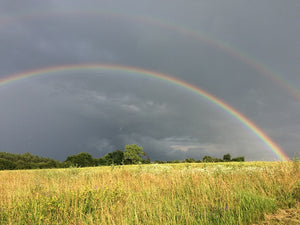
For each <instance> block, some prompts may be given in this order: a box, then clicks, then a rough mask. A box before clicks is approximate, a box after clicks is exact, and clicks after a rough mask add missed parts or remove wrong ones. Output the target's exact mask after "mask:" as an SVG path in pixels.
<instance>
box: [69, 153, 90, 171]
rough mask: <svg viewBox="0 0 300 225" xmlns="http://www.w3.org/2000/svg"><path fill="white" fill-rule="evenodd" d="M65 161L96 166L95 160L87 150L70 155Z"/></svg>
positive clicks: (77, 164) (83, 165)
mask: <svg viewBox="0 0 300 225" xmlns="http://www.w3.org/2000/svg"><path fill="white" fill-rule="evenodd" d="M65 162H70V163H71V165H73V166H81V167H86V166H94V165H95V162H94V159H93V157H92V156H91V155H90V154H89V153H86V152H81V153H79V154H78V155H72V156H68V157H67V159H66V161H65Z"/></svg>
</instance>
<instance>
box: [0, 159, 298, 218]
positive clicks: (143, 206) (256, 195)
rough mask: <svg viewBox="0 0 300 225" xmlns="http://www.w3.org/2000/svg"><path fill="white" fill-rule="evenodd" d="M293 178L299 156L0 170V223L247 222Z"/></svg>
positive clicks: (291, 191) (285, 203) (294, 187)
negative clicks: (283, 160) (267, 160)
mask: <svg viewBox="0 0 300 225" xmlns="http://www.w3.org/2000/svg"><path fill="white" fill-rule="evenodd" d="M299 181H300V171H299V162H286V163H279V162H270V163H222V164H164V165H156V164H151V165H140V166H114V167H98V168H97V167H96V168H82V169H81V168H70V169H52V170H28V171H24V170H23V171H2V172H0V224H252V223H255V222H257V221H260V220H262V219H263V217H264V214H265V213H272V212H275V211H276V210H277V209H278V208H287V207H293V206H294V204H295V203H296V201H298V200H299V189H300V183H299Z"/></svg>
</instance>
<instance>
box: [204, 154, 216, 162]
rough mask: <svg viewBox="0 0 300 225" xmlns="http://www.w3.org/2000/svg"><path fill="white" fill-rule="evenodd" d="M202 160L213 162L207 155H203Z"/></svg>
mask: <svg viewBox="0 0 300 225" xmlns="http://www.w3.org/2000/svg"><path fill="white" fill-rule="evenodd" d="M203 162H214V159H213V158H212V157H210V156H208V155H206V156H204V157H203Z"/></svg>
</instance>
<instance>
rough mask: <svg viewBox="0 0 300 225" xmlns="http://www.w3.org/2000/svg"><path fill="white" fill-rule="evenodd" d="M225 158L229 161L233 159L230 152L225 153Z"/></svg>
mask: <svg viewBox="0 0 300 225" xmlns="http://www.w3.org/2000/svg"><path fill="white" fill-rule="evenodd" d="M223 160H224V161H225V162H229V161H230V160H231V155H230V154H229V153H228V154H225V155H224V156H223Z"/></svg>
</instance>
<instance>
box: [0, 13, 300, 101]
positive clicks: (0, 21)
mask: <svg viewBox="0 0 300 225" xmlns="http://www.w3.org/2000/svg"><path fill="white" fill-rule="evenodd" d="M70 15H77V16H79V15H80V16H83V17H86V16H97V17H98V16H104V17H105V16H107V17H113V18H116V19H119V20H120V21H122V20H129V21H134V22H138V23H145V24H150V25H153V26H156V27H160V28H163V29H166V30H170V31H173V32H176V33H178V34H181V35H185V36H187V37H190V38H193V39H195V40H199V41H201V42H203V43H207V44H208V45H210V46H213V47H214V48H217V49H220V50H222V51H223V52H226V53H227V54H229V55H231V56H233V57H234V58H236V59H238V60H240V61H242V62H243V63H245V64H247V65H249V66H250V67H251V68H253V69H254V70H256V71H257V72H258V73H259V74H261V75H263V76H265V77H266V78H268V79H270V80H271V81H272V82H274V83H276V85H278V86H279V87H281V88H282V89H284V90H285V91H286V92H288V93H289V94H290V95H291V96H292V97H293V98H294V99H296V100H297V101H298V102H299V103H300V91H299V89H298V88H297V87H295V86H294V85H293V84H292V83H291V82H289V81H287V80H286V79H284V78H283V77H282V76H280V75H279V74H278V73H276V72H275V71H274V70H272V69H271V68H269V67H268V66H267V65H264V64H263V63H261V62H259V61H258V60H257V59H255V58H254V57H252V56H250V55H248V54H247V53H245V52H242V51H241V50H239V49H237V48H235V47H234V46H231V45H229V44H228V43H225V42H224V41H221V40H218V39H216V38H214V37H212V36H210V35H208V34H206V33H204V32H203V31H201V30H199V29H197V30H192V29H190V28H187V27H185V26H183V25H180V24H176V23H171V22H169V21H167V20H158V19H157V18H152V17H146V16H144V15H133V14H125V13H123V12H118V11H115V12H114V11H108V10H106V11H104V10H97V9H96V10H95V9H87V10H80V11H76V10H65V9H64V10H56V11H50V12H49V11H43V12H42V11H38V12H36V11H32V12H27V13H18V14H14V15H9V14H8V15H5V14H4V15H2V16H1V17H0V26H1V25H5V24H8V23H9V22H14V21H24V20H28V19H36V18H39V17H53V16H70Z"/></svg>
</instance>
